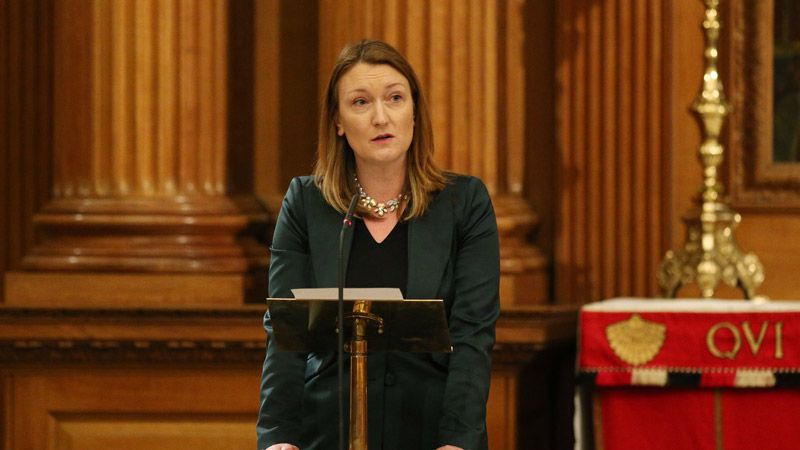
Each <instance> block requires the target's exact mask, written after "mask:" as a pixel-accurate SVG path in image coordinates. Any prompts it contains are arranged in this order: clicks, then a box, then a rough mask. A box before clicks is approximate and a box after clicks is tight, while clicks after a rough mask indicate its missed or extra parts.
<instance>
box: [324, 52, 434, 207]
mask: <svg viewBox="0 0 800 450" xmlns="http://www.w3.org/2000/svg"><path fill="white" fill-rule="evenodd" d="M360 62H363V63H367V64H387V65H389V66H391V67H393V68H394V69H395V70H397V71H398V72H400V73H401V74H402V75H403V76H404V77H406V80H408V84H409V86H410V88H411V96H412V98H413V99H414V137H413V139H412V141H411V146H410V148H409V150H408V156H407V158H406V185H407V186H408V188H409V191H410V198H411V201H410V203H409V205H408V207H407V209H406V211H405V213H404V219H411V218H414V217H419V216H422V214H424V213H425V210H426V209H427V208H428V204H429V203H430V201H431V199H432V193H433V192H435V191H439V190H441V189H442V188H443V187H444V186H445V185H446V184H447V176H446V175H445V173H444V172H443V171H442V170H441V169H440V168H439V167H438V166H437V165H436V162H435V161H434V160H433V125H432V123H431V115H430V112H429V111H428V105H427V104H426V103H425V96H424V95H423V94H422V89H421V87H420V83H419V80H418V79H417V75H416V74H415V73H414V69H412V68H411V65H410V64H409V63H408V61H406V59H405V58H404V57H403V55H401V54H400V52H398V51H397V50H396V49H395V48H394V47H392V46H391V45H389V44H387V43H385V42H382V41H369V40H363V41H361V42H359V43H355V44H348V45H347V46H345V48H344V49H343V50H342V52H341V53H339V57H338V58H337V59H336V63H335V64H334V66H333V71H332V72H331V77H330V80H329V81H328V89H327V91H326V93H325V98H324V99H323V106H322V115H321V117H320V121H319V142H318V144H317V162H316V165H315V167H314V182H315V183H316V185H317V187H319V189H320V190H321V191H322V195H323V196H324V197H325V201H327V202H328V203H329V204H330V205H331V206H333V207H334V208H336V210H337V211H340V212H345V211H347V207H348V206H349V204H350V199H351V198H352V197H353V195H354V194H355V193H356V187H355V183H354V182H353V177H354V175H355V156H354V154H353V149H351V148H350V145H349V144H348V142H347V138H346V137H345V136H339V135H338V134H337V133H336V124H335V119H336V115H337V113H338V110H339V95H338V93H337V85H338V83H339V80H340V79H341V78H342V76H344V74H345V73H347V72H348V71H349V70H350V69H351V68H352V67H353V66H355V65H356V64H358V63H360ZM359 212H360V214H361V215H367V216H371V215H372V213H371V212H370V211H369V210H368V209H366V208H362V207H361V206H360V205H359Z"/></svg>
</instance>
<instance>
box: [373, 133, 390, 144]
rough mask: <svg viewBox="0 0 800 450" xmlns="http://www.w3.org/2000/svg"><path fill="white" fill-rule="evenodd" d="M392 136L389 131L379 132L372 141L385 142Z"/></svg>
mask: <svg viewBox="0 0 800 450" xmlns="http://www.w3.org/2000/svg"><path fill="white" fill-rule="evenodd" d="M393 137H394V136H393V135H391V134H389V133H386V134H381V135H378V136H376V137H374V138H372V142H386V141H388V140H389V139H391V138H393Z"/></svg>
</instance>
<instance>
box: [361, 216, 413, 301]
mask: <svg viewBox="0 0 800 450" xmlns="http://www.w3.org/2000/svg"><path fill="white" fill-rule="evenodd" d="M354 222H355V223H354V226H353V243H352V246H351V247H350V256H349V257H348V260H347V272H346V275H345V286H346V287H358V288H376V287H390V288H399V289H400V291H402V292H403V297H404V298H405V296H406V286H407V285H408V222H406V221H402V222H397V224H396V225H395V226H394V228H393V229H392V231H391V232H390V233H389V235H388V236H386V239H384V240H383V242H380V243H378V242H375V239H374V238H373V237H372V234H370V232H369V230H368V229H367V226H366V224H365V223H364V221H363V220H361V219H356V220H354Z"/></svg>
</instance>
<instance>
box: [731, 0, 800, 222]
mask: <svg viewBox="0 0 800 450" xmlns="http://www.w3.org/2000/svg"><path fill="white" fill-rule="evenodd" d="M728 11H729V19H728V21H729V24H730V25H729V26H727V30H728V32H727V34H728V42H729V45H728V48H729V50H728V51H729V52H730V54H729V55H725V54H722V55H721V56H722V57H723V58H729V64H728V65H727V66H728V68H727V70H726V72H727V73H723V74H722V76H723V77H725V78H727V79H729V80H730V81H729V83H728V86H729V88H728V90H727V94H728V96H729V98H730V101H731V104H732V105H733V108H734V110H733V111H734V112H733V114H732V115H731V116H730V122H729V123H728V127H727V131H726V134H727V136H726V138H727V143H726V144H727V147H728V149H729V155H730V164H729V165H728V167H729V176H730V191H731V201H732V203H733V205H734V207H735V208H737V209H740V210H776V209H777V210H800V164H797V163H777V164H776V163H775V162H773V157H772V154H773V141H772V139H773V128H772V127H773V121H772V108H773V106H772V103H773V92H772V79H773V68H772V58H773V11H774V2H773V0H767V1H757V2H751V1H744V0H731V1H730V4H729V5H728ZM724 19H725V18H724V17H723V20H724ZM723 25H724V24H723ZM723 51H724V49H723Z"/></svg>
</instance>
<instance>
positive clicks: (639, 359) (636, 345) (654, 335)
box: [606, 314, 667, 366]
mask: <svg viewBox="0 0 800 450" xmlns="http://www.w3.org/2000/svg"><path fill="white" fill-rule="evenodd" d="M666 339H667V326H666V325H664V324H663V323H658V322H652V321H649V320H644V319H642V317H641V316H640V315H638V314H633V315H632V316H631V317H630V318H629V319H627V320H623V321H622V322H616V323H612V324H611V325H609V326H607V327H606V340H608V345H610V346H611V349H612V350H614V354H615V355H617V356H618V357H619V359H621V360H623V361H625V362H626V363H628V364H630V365H633V366H640V365H642V364H647V363H649V362H650V361H652V360H653V358H655V357H656V355H658V352H660V351H661V347H662V346H663V345H664V341H665V340H666Z"/></svg>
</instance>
